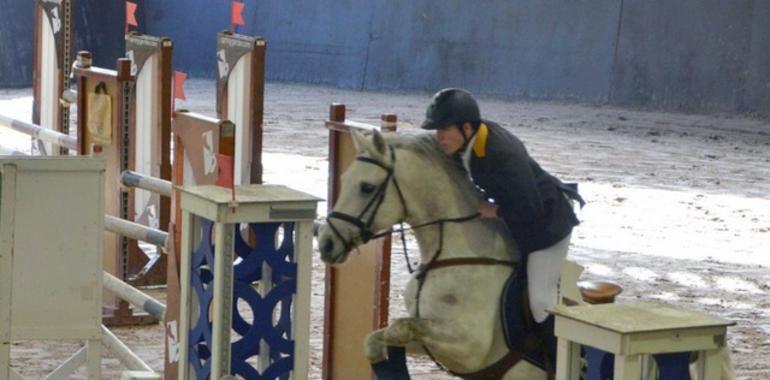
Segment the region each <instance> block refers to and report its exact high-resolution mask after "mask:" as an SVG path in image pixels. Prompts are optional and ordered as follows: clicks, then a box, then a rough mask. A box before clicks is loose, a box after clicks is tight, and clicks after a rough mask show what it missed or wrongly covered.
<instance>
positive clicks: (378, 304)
mask: <svg viewBox="0 0 770 380" xmlns="http://www.w3.org/2000/svg"><path fill="white" fill-rule="evenodd" d="M380 122H381V125H380V126H379V127H378V126H373V125H367V124H363V123H357V122H350V121H347V120H346V118H345V105H343V104H332V105H331V106H330V107H329V121H327V122H326V127H327V128H328V129H329V189H328V194H329V196H328V198H327V199H328V200H329V203H328V208H329V211H331V210H332V208H333V206H334V202H335V201H336V199H337V196H338V194H339V186H340V184H339V181H340V176H341V175H342V173H343V172H344V171H345V169H347V167H348V165H349V164H350V162H351V161H352V160H353V158H354V156H355V153H356V152H355V149H354V148H353V144H352V140H351V137H350V132H351V131H353V130H357V131H359V132H363V133H369V132H371V131H372V130H375V129H378V130H381V131H383V132H394V131H395V130H396V124H397V119H396V115H393V114H386V115H382V116H381V118H380ZM390 246H391V239H390V237H389V236H388V237H385V238H381V239H377V240H374V241H371V242H369V243H367V244H365V245H362V246H361V247H359V248H358V250H359V251H360V252H361V254H360V255H356V256H354V257H351V259H350V260H349V262H348V263H346V264H345V265H344V266H342V267H334V268H333V267H330V266H328V267H327V269H326V300H325V305H324V311H325V315H324V356H323V378H324V379H328V380H331V379H367V378H373V374H372V373H371V370H370V367H369V362H368V361H367V360H366V358H365V357H364V355H363V351H362V350H361V347H362V344H363V339H364V338H365V337H366V335H368V334H369V333H370V332H371V331H373V330H375V329H379V328H382V327H385V326H386V325H387V322H388V307H389V300H390ZM362 305H366V307H362Z"/></svg>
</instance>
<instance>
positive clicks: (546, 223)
mask: <svg viewBox="0 0 770 380" xmlns="http://www.w3.org/2000/svg"><path fill="white" fill-rule="evenodd" d="M422 128H423V129H427V130H436V139H437V140H438V143H439V145H440V146H441V149H442V150H443V152H444V153H445V154H446V155H448V156H451V157H454V158H456V159H457V160H459V161H460V162H461V163H462V165H463V167H465V170H466V171H467V172H468V174H469V175H470V177H471V179H472V180H473V182H474V183H475V184H476V185H477V186H478V187H479V188H480V189H481V190H483V191H484V193H485V197H486V198H487V199H489V200H484V201H482V203H481V205H480V207H479V209H478V213H479V215H480V217H482V218H500V219H502V220H503V221H504V222H505V224H506V226H507V227H508V230H509V231H510V232H511V235H512V237H513V239H514V240H515V241H516V243H517V245H518V247H519V249H520V250H521V253H522V255H523V258H524V262H525V263H526V268H527V270H526V274H524V273H523V271H519V273H518V274H519V276H517V277H519V279H521V278H522V277H523V276H524V275H526V278H527V280H526V282H527V285H528V288H529V289H528V291H529V306H530V310H531V313H532V317H533V318H534V320H535V322H536V323H537V324H538V325H539V326H537V327H538V328H537V329H536V330H537V331H540V332H543V333H547V335H543V334H542V333H541V334H538V335H540V337H541V339H542V340H543V341H544V343H545V347H546V349H547V351H548V352H549V354H550V358H549V360H548V361H549V362H551V363H550V364H552V363H553V360H555V347H556V345H555V338H553V316H549V315H548V313H547V312H546V311H545V310H546V309H548V308H550V307H553V306H555V305H556V303H557V283H558V280H559V275H560V273H561V264H562V261H563V260H564V259H565V257H566V255H567V248H568V246H569V242H570V237H571V233H572V228H573V227H574V226H576V225H577V224H578V223H579V222H578V219H577V217H576V216H575V213H574V212H573V209H572V203H571V202H570V199H575V200H578V201H579V202H580V203H581V206H582V204H583V201H582V199H581V198H580V196H579V195H578V193H577V188H576V187H575V186H574V185H568V184H564V183H562V182H561V181H560V180H559V179H557V178H556V177H554V176H552V175H551V174H549V173H548V172H546V171H545V170H543V169H542V168H541V167H540V165H539V164H538V163H537V161H535V160H534V159H533V158H532V157H531V156H530V155H529V154H528V153H527V150H526V148H525V147H524V144H523V143H522V142H521V140H519V139H518V138H517V137H516V136H514V135H513V134H512V133H511V132H509V131H508V130H506V129H504V128H502V127H501V126H499V125H498V124H496V123H494V122H491V121H488V120H482V119H481V114H480V111H479V106H478V103H477V102H476V100H475V99H474V98H473V95H471V94H470V93H469V92H468V91H465V90H462V89H458V88H447V89H443V90H441V91H439V92H437V93H436V94H435V95H433V98H432V100H431V103H430V105H429V106H428V109H427V111H426V115H425V121H424V122H423V124H422ZM514 279H515V278H514ZM520 286H523V284H522V285H520ZM520 323H521V322H520Z"/></svg>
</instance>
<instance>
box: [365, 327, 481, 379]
mask: <svg viewBox="0 0 770 380" xmlns="http://www.w3.org/2000/svg"><path fill="white" fill-rule="evenodd" d="M464 330H465V329H462V328H460V327H459V326H454V328H453V327H452V326H449V325H448V324H447V322H444V321H436V320H431V319H421V318H399V319H396V320H393V321H392V322H391V323H390V325H389V326H388V327H386V328H384V329H381V330H377V331H375V332H373V333H372V334H370V335H369V336H368V337H367V339H366V343H365V345H364V352H365V355H366V357H367V358H368V359H369V360H370V361H371V362H372V363H377V362H379V361H382V360H386V359H387V358H388V346H395V347H406V348H407V350H408V351H409V352H415V351H416V352H420V353H422V352H424V351H423V347H425V346H427V347H428V348H429V349H430V351H431V354H433V355H434V356H435V357H441V358H446V359H448V360H449V361H454V360H453V359H455V360H458V361H459V362H460V363H461V366H462V367H465V366H468V365H470V366H475V365H480V364H481V363H468V362H467V360H471V361H473V359H475V358H478V359H482V358H481V357H477V356H476V355H471V354H472V353H473V352H474V351H475V352H478V351H483V350H476V349H475V348H473V347H472V344H471V345H469V344H468V343H470V342H469V339H467V338H468V336H467V335H466V334H463V331H464ZM460 363H458V364H460ZM447 364H450V363H447ZM450 365H451V364H450Z"/></svg>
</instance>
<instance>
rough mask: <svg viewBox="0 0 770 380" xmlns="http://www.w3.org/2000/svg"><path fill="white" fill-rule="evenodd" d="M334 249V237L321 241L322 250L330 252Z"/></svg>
mask: <svg viewBox="0 0 770 380" xmlns="http://www.w3.org/2000/svg"><path fill="white" fill-rule="evenodd" d="M332 250H334V242H333V241H332V239H324V241H322V242H321V252H322V253H329V252H331V251H332Z"/></svg>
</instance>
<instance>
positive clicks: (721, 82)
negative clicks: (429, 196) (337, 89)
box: [0, 0, 770, 113]
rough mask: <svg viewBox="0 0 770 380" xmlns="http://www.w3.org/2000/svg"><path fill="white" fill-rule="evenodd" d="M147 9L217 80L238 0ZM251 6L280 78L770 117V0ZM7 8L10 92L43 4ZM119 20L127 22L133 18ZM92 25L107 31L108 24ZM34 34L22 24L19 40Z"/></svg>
mask: <svg viewBox="0 0 770 380" xmlns="http://www.w3.org/2000/svg"><path fill="white" fill-rule="evenodd" d="M79 1H80V2H81V4H82V3H84V2H85V3H90V4H91V7H86V8H85V12H86V13H88V12H91V14H112V12H117V13H119V14H120V13H121V12H122V11H121V10H117V9H111V8H116V6H115V5H109V3H120V5H121V7H122V2H104V1H99V0H79ZM137 2H138V3H139V7H140V13H139V14H138V17H139V20H140V23H141V24H142V25H141V27H140V30H142V31H144V32H146V33H148V34H153V35H160V36H167V37H170V38H172V39H173V40H174V43H175V46H174V62H175V66H176V68H177V69H178V70H182V71H186V72H188V73H190V74H191V75H192V76H193V77H196V76H197V77H210V78H214V72H215V60H214V50H215V34H216V32H217V31H220V30H224V29H227V28H229V26H230V25H229V22H230V1H229V0H228V1H226V0H216V1H211V0H164V1H146V0H138V1H137ZM244 2H245V4H246V13H245V14H244V16H245V19H246V25H245V26H239V27H238V28H236V31H237V32H239V33H243V34H250V35H262V36H264V37H265V38H267V40H268V52H267V57H268V62H267V76H268V79H270V80H279V81H297V82H305V83H320V84H329V85H335V86H342V87H348V88H361V89H386V90H402V89H403V90H425V91H434V90H436V89H439V88H442V87H447V86H462V87H467V88H469V89H471V90H473V91H475V92H477V93H484V94H494V95H503V96H524V97H531V98H540V99H578V100H586V101H593V102H600V103H611V104H620V105H633V106H646V107H656V108H664V109H680V110H697V111H701V110H703V111H737V112H759V113H768V111H767V110H768V108H769V107H768V106H770V45H769V44H768V43H770V23H768V22H767V20H770V2H768V1H767V0H733V1H729V2H725V1H723V0H678V1H667V0H480V1H475V2H468V1H462V0H443V1H441V2H437V1H431V0H370V1H366V2H362V1H354V0H259V1H257V0H244ZM4 3H7V4H8V5H7V6H5V7H4V8H0V9H4V11H3V12H0V22H4V23H3V24H2V25H4V26H3V27H2V28H1V29H0V58H2V59H0V68H5V70H2V72H0V86H4V85H5V86H7V85H8V84H9V83H10V84H17V83H20V82H21V83H28V82H29V79H28V77H25V76H24V73H27V72H29V71H31V70H29V69H28V66H27V67H23V66H24V64H22V65H21V66H20V65H18V64H13V65H11V64H9V63H8V62H23V63H25V64H26V62H31V51H28V50H29V49H28V48H26V49H27V50H24V49H25V47H23V46H20V44H18V43H17V42H16V41H14V40H13V39H10V38H9V37H8V33H6V31H7V30H8V25H9V24H8V22H10V21H9V20H15V19H18V18H19V17H21V16H19V14H22V13H23V12H26V11H27V10H24V9H23V8H25V7H26V8H30V10H28V11H29V12H30V14H31V7H30V6H27V5H21V3H26V2H17V1H14V0H0V5H3V4H4ZM79 7H80V6H79ZM6 10H9V11H8V12H6ZM120 17H122V14H120ZM116 18H117V17H113V19H116ZM107 21H108V22H107V23H106V24H110V23H112V22H114V24H116V25H119V26H120V27H122V18H121V19H120V21H118V20H107ZM90 22H91V23H90V24H89V25H91V26H93V25H94V23H95V22H101V24H102V28H104V27H105V22H104V20H102V19H99V18H96V19H91V20H90ZM78 26H79V27H80V26H81V25H78ZM113 26H114V25H113ZM28 27H29V25H26V24H21V23H18V22H16V23H14V22H10V28H11V29H13V30H14V31H15V32H14V33H29V31H26V29H28ZM16 30H18V31H16ZM94 30H96V29H94ZM111 33H112V31H111V32H110V33H108V34H103V33H101V32H91V33H88V35H87V36H90V38H91V39H92V40H98V41H91V42H90V43H91V44H92V45H95V46H101V47H103V48H104V49H108V50H109V52H107V53H106V54H105V53H102V52H101V51H99V50H98V49H97V51H96V53H97V57H104V56H107V57H109V58H111V60H113V61H114V57H112V55H114V54H115V52H120V51H122V39H118V40H119V41H120V45H119V48H116V47H115V46H117V44H116V45H115V46H113V45H111V44H110V43H108V42H106V40H115V38H114V37H113V36H112V34H111ZM108 36H109V37H108ZM30 38H31V35H30ZM6 41H10V42H9V43H6ZM16 45H19V46H16ZM14 70H15V71H14ZM11 72H13V74H10V73H11Z"/></svg>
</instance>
